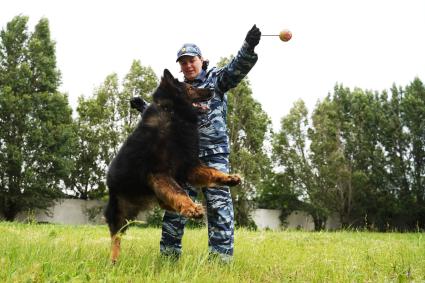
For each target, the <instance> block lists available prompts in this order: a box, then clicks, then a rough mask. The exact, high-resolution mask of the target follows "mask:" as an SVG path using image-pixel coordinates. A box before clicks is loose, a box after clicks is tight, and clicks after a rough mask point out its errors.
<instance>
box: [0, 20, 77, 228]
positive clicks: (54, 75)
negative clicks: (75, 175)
mask: <svg viewBox="0 0 425 283" xmlns="http://www.w3.org/2000/svg"><path fill="white" fill-rule="evenodd" d="M27 22H28V18H27V17H24V16H18V17H15V18H14V19H13V20H12V21H11V22H9V23H8V24H7V27H6V29H5V30H2V31H1V32H0V38H1V43H0V109H1V111H0V126H1V127H0V128H1V130H0V131H1V135H0V137H1V138H0V142H1V145H0V209H1V211H2V213H3V214H4V216H5V218H6V219H7V220H13V219H14V218H15V216H16V215H17V214H18V213H19V212H21V211H25V210H28V209H36V208H39V209H46V208H48V207H49V206H50V205H51V204H52V202H53V201H54V200H55V199H56V198H58V197H59V196H61V195H62V193H61V189H62V188H63V180H64V179H65V177H66V175H67V174H68V172H69V169H70V159H69V157H70V155H71V154H72V152H71V150H72V143H73V141H74V139H73V134H72V131H71V124H72V118H71V112H72V111H71V108H70V107H69V104H68V100H67V97H66V95H64V94H61V93H59V92H58V91H57V87H58V86H59V84H60V73H59V70H57V68H56V57H55V44H54V42H53V41H52V40H51V39H50V31H49V24H48V21H47V19H41V20H40V21H39V23H38V24H37V25H36V26H35V30H34V32H33V33H32V34H29V33H28V31H27Z"/></svg>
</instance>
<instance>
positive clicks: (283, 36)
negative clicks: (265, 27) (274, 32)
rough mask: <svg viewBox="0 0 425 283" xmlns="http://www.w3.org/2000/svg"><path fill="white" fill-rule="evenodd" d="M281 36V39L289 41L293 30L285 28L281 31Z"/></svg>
mask: <svg viewBox="0 0 425 283" xmlns="http://www.w3.org/2000/svg"><path fill="white" fill-rule="evenodd" d="M279 38H280V40H282V41H285V42H286V41H289V40H290V39H291V38H292V32H291V31H289V30H287V29H284V30H282V31H281V32H280V34H279Z"/></svg>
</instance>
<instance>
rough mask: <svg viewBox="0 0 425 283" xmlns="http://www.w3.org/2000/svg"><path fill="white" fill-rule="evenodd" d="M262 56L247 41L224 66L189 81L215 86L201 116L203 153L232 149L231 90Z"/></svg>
mask: <svg viewBox="0 0 425 283" xmlns="http://www.w3.org/2000/svg"><path fill="white" fill-rule="evenodd" d="M257 59H258V56H257V54H255V53H254V52H253V51H250V50H249V49H248V45H247V43H246V42H245V43H244V45H243V46H242V48H241V49H240V50H239V52H238V54H237V55H236V57H234V58H233V59H232V60H231V61H230V62H229V64H227V65H226V66H224V67H223V68H216V67H214V68H212V69H210V70H208V71H204V70H202V71H201V73H200V74H199V75H198V77H197V78H196V79H195V80H193V81H186V82H187V83H190V84H192V85H193V86H195V87H201V88H210V89H213V90H214V95H213V97H212V98H211V99H210V100H209V101H207V102H204V103H203V104H204V105H206V106H207V107H208V108H209V110H208V112H207V113H204V114H200V116H199V122H198V123H199V156H200V157H205V156H208V155H213V154H218V153H229V136H228V133H227V125H226V116H227V94H226V92H227V91H228V90H230V89H232V88H234V87H236V86H237V85H238V83H239V82H240V81H242V79H243V78H244V77H245V76H246V75H247V74H248V72H249V71H250V70H251V69H252V67H253V66H254V65H255V63H256V62H257Z"/></svg>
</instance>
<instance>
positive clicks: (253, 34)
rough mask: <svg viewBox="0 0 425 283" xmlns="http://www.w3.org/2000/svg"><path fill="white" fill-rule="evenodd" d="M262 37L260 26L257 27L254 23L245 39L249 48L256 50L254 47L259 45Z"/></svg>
mask: <svg viewBox="0 0 425 283" xmlns="http://www.w3.org/2000/svg"><path fill="white" fill-rule="evenodd" d="M260 38H261V31H260V29H259V28H257V26H256V25H254V26H253V27H252V28H251V29H250V31H249V32H248V33H247V35H246V37H245V41H246V43H248V48H249V49H250V50H251V51H254V47H255V46H257V44H258V43H259V42H260Z"/></svg>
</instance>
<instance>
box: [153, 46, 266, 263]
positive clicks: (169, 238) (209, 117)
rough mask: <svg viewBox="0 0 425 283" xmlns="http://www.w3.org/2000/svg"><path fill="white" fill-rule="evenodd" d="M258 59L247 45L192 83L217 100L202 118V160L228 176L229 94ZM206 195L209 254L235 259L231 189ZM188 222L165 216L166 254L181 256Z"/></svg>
mask: <svg viewBox="0 0 425 283" xmlns="http://www.w3.org/2000/svg"><path fill="white" fill-rule="evenodd" d="M195 47H196V46H195ZM196 48H197V47H196ZM198 50H199V49H198ZM199 53H200V51H199ZM257 58H258V57H257V54H255V53H254V52H253V51H251V50H250V49H249V46H248V44H247V43H246V42H245V43H244V45H243V46H242V48H241V49H240V50H239V52H238V54H237V55H236V57H235V58H233V59H232V60H231V62H230V63H229V64H228V65H226V66H224V67H223V68H221V69H218V68H215V67H214V68H212V69H210V70H209V71H208V72H206V71H205V70H202V71H201V73H200V74H199V75H198V77H197V78H196V79H195V80H194V81H190V82H188V83H191V84H192V85H193V86H195V87H201V88H210V89H214V96H213V98H212V99H211V100H210V101H208V102H204V104H206V105H207V106H208V108H209V111H208V113H205V114H201V115H200V117H199V146H200V152H199V156H200V159H201V160H202V161H203V162H204V164H206V165H208V166H211V167H213V168H216V169H218V170H221V171H223V172H226V173H228V171H229V166H228V165H229V137H228V133H227V126H226V116H227V94H226V92H227V91H228V90H229V89H231V88H234V87H236V86H237V84H238V83H239V82H240V81H241V80H242V79H243V78H244V77H245V76H246V74H247V73H248V72H249V71H250V70H251V68H252V67H253V66H254V65H255V63H256V61H257ZM184 189H185V191H186V192H187V193H188V194H189V196H190V197H192V199H194V198H195V197H196V194H197V193H196V191H195V189H194V188H191V187H190V186H186V187H185V188H184ZM202 192H203V193H204V196H205V199H206V203H207V217H208V239H209V240H208V246H209V251H210V252H211V253H213V254H219V255H221V256H222V258H224V259H225V258H231V256H232V255H233V234H234V232H233V231H234V214H233V204H232V198H231V195H230V191H229V188H228V187H222V188H221V189H220V190H217V189H214V188H212V189H210V188H204V189H203V190H202ZM186 221H187V219H186V218H185V217H183V216H181V215H179V214H178V213H175V212H170V211H166V212H165V214H164V218H163V225H162V238H161V243H160V250H161V253H162V254H165V255H169V254H173V255H177V256H179V255H180V254H181V248H182V246H181V239H182V237H183V232H184V231H183V229H184V225H185V223H186Z"/></svg>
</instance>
